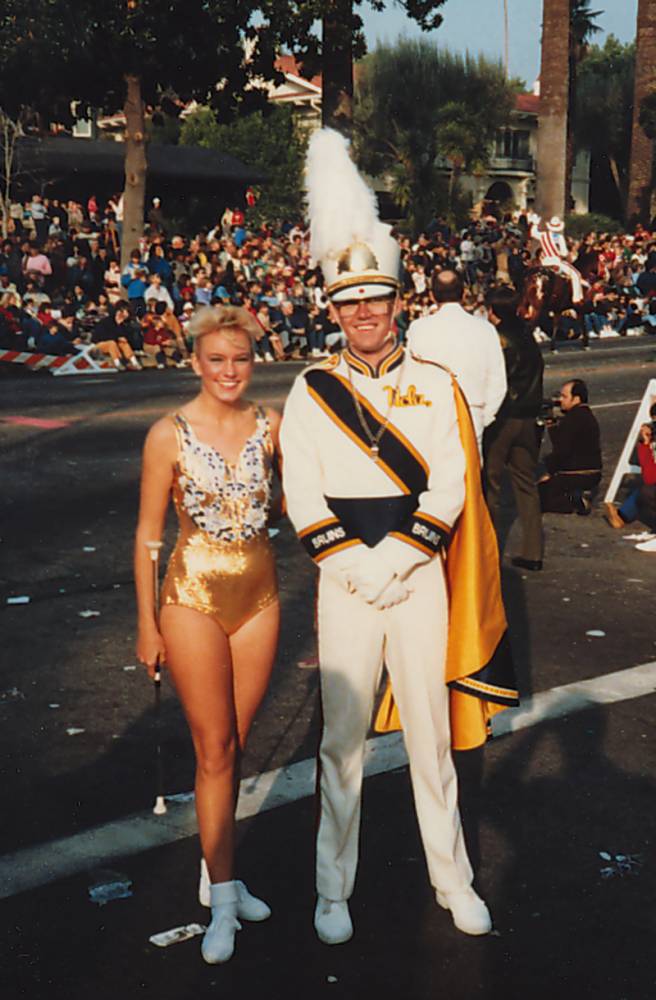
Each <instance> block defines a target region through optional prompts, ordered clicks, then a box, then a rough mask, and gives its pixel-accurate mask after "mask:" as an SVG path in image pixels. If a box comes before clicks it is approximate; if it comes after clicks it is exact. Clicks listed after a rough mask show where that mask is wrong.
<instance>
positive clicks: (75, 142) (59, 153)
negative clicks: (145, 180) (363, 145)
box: [16, 136, 266, 188]
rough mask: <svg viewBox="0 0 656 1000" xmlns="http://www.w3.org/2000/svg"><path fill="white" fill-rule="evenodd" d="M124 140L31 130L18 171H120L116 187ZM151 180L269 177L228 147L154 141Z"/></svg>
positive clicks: (242, 181) (240, 181)
mask: <svg viewBox="0 0 656 1000" xmlns="http://www.w3.org/2000/svg"><path fill="white" fill-rule="evenodd" d="M124 158H125V145H124V143H122V142H114V141H111V140H102V139H71V138H68V137H59V136H47V137H46V138H44V139H39V138H34V137H32V136H26V137H24V138H22V139H20V140H19V142H18V146H17V152H16V167H17V171H16V172H17V173H18V174H19V175H25V174H32V175H35V174H38V175H42V176H46V177H52V176H53V175H60V176H61V175H62V174H65V175H75V174H80V175H82V174H83V175H85V176H88V175H90V174H92V175H98V176H100V177H109V176H112V177H115V179H116V187H117V188H120V187H122V184H123V163H124ZM147 158H148V177H149V180H153V179H156V178H160V179H162V180H175V181H195V182H196V183H203V184H207V183H217V184H219V183H221V184H226V183H228V184H235V185H244V186H246V185H248V184H260V183H262V182H263V181H264V180H265V179H266V178H265V176H264V175H263V174H262V173H261V172H260V171H259V170H257V169H255V168H254V167H249V166H247V165H246V164H245V163H242V162H241V160H237V159H236V158H235V157H234V156H230V155H229V154H228V153H222V152H220V151H218V150H211V149H200V148H199V147H198V146H162V145H158V144H156V143H149V144H148V149H147Z"/></svg>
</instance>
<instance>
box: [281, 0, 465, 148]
mask: <svg viewBox="0 0 656 1000" xmlns="http://www.w3.org/2000/svg"><path fill="white" fill-rule="evenodd" d="M361 2H362V0H355V3H354V0H300V3H301V5H302V6H303V7H304V8H306V9H307V8H312V9H314V11H315V14H316V17H317V19H320V20H321V61H320V64H319V63H317V62H316V61H313V60H311V59H308V60H307V66H308V67H309V68H310V69H311V70H319V69H320V70H321V73H322V95H321V115H322V121H323V124H324V125H328V126H330V127H331V128H336V129H338V130H339V131H342V132H345V133H347V134H350V132H351V127H352V121H353V60H354V59H356V58H358V59H359V58H361V57H362V56H364V54H365V51H366V47H365V44H364V35H363V31H362V18H361V17H360V15H359V13H358V12H357V11H356V9H355V6H356V4H357V5H359V4H360V3H361ZM369 3H370V5H371V6H372V7H373V9H374V10H378V11H380V10H384V9H385V0H369ZM445 3H446V0H398V2H397V4H396V5H397V6H400V7H402V8H403V9H404V10H405V12H406V14H407V15H408V17H410V18H412V20H413V21H415V22H416V23H417V24H418V25H419V27H420V28H421V29H422V31H433V30H434V29H435V28H439V26H440V24H441V23H442V15H441V14H440V13H439V10H440V8H441V7H442V6H443V5H444V4H445Z"/></svg>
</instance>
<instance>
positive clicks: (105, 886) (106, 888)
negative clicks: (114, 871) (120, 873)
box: [89, 878, 132, 906]
mask: <svg viewBox="0 0 656 1000" xmlns="http://www.w3.org/2000/svg"><path fill="white" fill-rule="evenodd" d="M131 885H132V879H130V878H126V879H117V880H116V881H114V882H100V883H98V884H97V885H90V886H89V899H90V900H91V902H92V903H97V904H98V906H105V904H106V903H111V902H112V900H114V899H127V898H128V897H129V896H131V895H132V890H131V889H130V886H131Z"/></svg>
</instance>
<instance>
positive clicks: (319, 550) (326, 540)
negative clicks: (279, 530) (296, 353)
mask: <svg viewBox="0 0 656 1000" xmlns="http://www.w3.org/2000/svg"><path fill="white" fill-rule="evenodd" d="M305 380H306V383H307V388H308V392H309V394H310V396H312V398H313V399H314V401H315V402H316V403H317V404H318V405H319V406H320V407H321V409H322V410H323V411H324V413H326V414H327V416H328V417H330V419H331V420H332V421H333V422H334V423H335V424H336V425H337V427H339V428H340V430H342V431H343V432H344V434H346V436H347V437H348V438H349V439H350V440H351V441H352V442H353V443H354V444H355V445H356V446H357V447H358V448H360V449H361V450H362V451H363V452H365V453H366V454H367V455H369V454H370V450H371V440H372V439H374V440H375V439H376V437H377V434H378V432H379V431H380V429H381V427H382V426H383V424H384V423H385V417H384V416H383V415H382V414H381V413H380V412H379V411H378V410H377V409H376V407H375V406H373V404H372V403H371V402H370V401H369V400H368V399H367V398H366V397H365V396H363V395H362V393H359V392H357V390H356V389H355V388H353V389H352V388H351V385H350V383H349V381H348V379H346V378H344V376H343V375H340V374H339V373H337V372H335V371H326V370H325V369H320V368H313V369H311V370H310V371H308V372H306V373H305ZM353 393H355V395H356V396H357V398H358V401H359V403H360V406H361V409H362V414H363V417H364V420H365V421H366V423H367V427H368V428H369V430H370V433H371V439H370V438H369V437H368V436H367V434H366V432H365V430H364V428H363V427H362V425H361V423H360V420H359V419H358V413H357V411H356V408H355V403H354V401H353ZM376 464H377V465H378V467H379V468H380V469H382V471H383V472H384V473H385V474H386V475H387V476H388V477H389V478H390V479H391V481H392V482H393V483H394V485H395V486H396V487H397V488H398V489H399V490H400V491H401V493H402V495H403V496H405V497H407V498H408V499H410V498H414V499H415V502H414V504H411V506H408V505H399V506H398V508H397V509H398V517H397V518H396V520H395V521H394V523H390V524H389V527H388V532H389V533H390V534H392V535H393V536H394V537H395V538H398V539H399V540H400V541H403V542H406V543H407V544H408V545H412V546H413V547H414V548H417V549H419V550H420V551H421V552H424V553H426V554H428V555H435V553H437V552H438V551H439V550H440V549H441V548H442V546H443V545H444V544H445V543H446V542H447V540H448V538H449V533H450V529H449V525H447V524H444V523H443V522H441V521H439V520H438V519H437V518H434V517H432V516H431V515H430V514H426V513H424V512H422V511H421V510H415V508H416V507H417V505H418V503H419V496H420V494H421V493H423V492H424V491H425V490H426V489H427V487H428V475H429V468H428V463H427V462H426V459H425V458H424V457H423V455H421V454H420V453H419V452H418V451H417V449H416V448H415V447H414V445H413V444H412V442H411V441H409V440H408V438H406V437H405V435H404V434H402V432H401V431H400V430H399V429H398V428H397V427H395V426H394V425H393V424H392V423H388V424H387V425H386V427H385V433H384V434H383V435H382V437H381V438H380V440H379V442H378V457H377V459H376ZM368 499H369V500H374V499H380V500H381V501H382V500H383V498H382V497H381V498H373V497H370V498H368ZM385 499H387V498H385ZM331 501H337V502H338V503H339V499H338V498H331V500H330V501H329V506H330V507H331V510H332V511H333V513H335V514H336V515H339V516H336V517H335V519H334V521H331V522H330V526H329V527H330V534H329V535H327V534H326V532H325V530H324V529H325V528H326V527H327V525H326V524H324V523H323V522H322V523H321V525H320V526H317V528H316V530H315V526H311V529H306V531H304V532H301V534H300V538H301V541H302V542H303V544H304V545H305V547H306V549H307V551H308V552H309V554H310V555H311V556H312V558H313V559H314V560H315V562H319V561H320V560H321V559H323V558H325V557H326V556H328V555H330V554H331V553H332V552H334V551H337V550H338V547H339V548H340V549H341V548H343V547H345V545H348V544H355V543H356V542H357V541H358V540H360V541H364V543H365V544H368V545H373V544H375V542H374V541H371V539H370V538H369V537H367V536H366V534H365V533H361V532H359V531H357V533H356V530H357V529H356V526H355V525H354V524H353V519H351V518H349V519H347V518H345V517H344V516H343V514H342V512H341V511H339V510H338V509H337V508H336V506H335V503H334V502H331ZM351 506H352V505H351ZM388 532H386V534H387V533H388ZM362 534H365V537H364V538H363V537H362Z"/></svg>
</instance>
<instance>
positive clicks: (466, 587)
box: [374, 355, 518, 750]
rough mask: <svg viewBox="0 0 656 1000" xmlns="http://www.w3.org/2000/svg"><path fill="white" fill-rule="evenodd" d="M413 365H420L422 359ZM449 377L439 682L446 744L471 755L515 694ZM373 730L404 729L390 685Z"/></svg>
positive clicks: (467, 444) (477, 490) (484, 526)
mask: <svg viewBox="0 0 656 1000" xmlns="http://www.w3.org/2000/svg"><path fill="white" fill-rule="evenodd" d="M413 357H415V356H414V355H413ZM415 360H416V361H424V363H426V362H425V359H423V358H419V357H415ZM427 363H429V364H431V363H434V362H427ZM437 367H440V368H441V367H442V366H441V365H438V366H437ZM449 374H450V376H451V385H452V387H453V395H454V399H455V405H456V412H457V416H458V428H459V431H460V441H461V443H462V447H463V450H464V452H465V462H466V470H465V503H464V506H463V509H462V513H461V514H460V517H459V519H458V521H457V523H456V526H455V528H454V531H453V534H452V536H451V540H450V542H449V546H448V549H447V553H446V579H447V589H448V593H449V636H448V643H447V655H446V667H445V682H446V683H447V684H448V685H449V687H450V703H451V704H450V715H451V745H452V746H453V748H454V749H455V750H472V749H474V748H475V747H478V746H481V745H482V744H483V743H485V741H486V739H487V737H488V735H489V729H490V720H491V718H492V716H493V715H496V713H497V712H500V711H502V710H503V709H504V708H507V707H509V706H512V705H516V704H518V696H517V690H516V684H515V680H514V671H513V667H512V660H511V656H510V647H509V644H508V637H507V627H508V626H507V621H506V614H505V610H504V606H503V599H502V596H501V576H500V571H499V548H498V545H497V537H496V532H495V530H494V527H493V525H492V521H491V518H490V514H489V511H488V509H487V504H486V503H485V498H484V496H483V489H482V485H481V466H480V457H479V452H478V445H477V443H476V435H475V433H474V428H473V425H472V419H471V414H470V412H469V406H468V404H467V401H466V399H465V397H464V395H463V392H462V389H461V388H460V386H459V385H458V382H457V381H456V378H455V376H454V375H453V373H452V372H449ZM476 675H478V676H476ZM486 696H487V697H486ZM374 728H375V729H376V731H377V732H379V733H386V732H393V731H395V730H399V729H402V728H403V727H402V726H401V720H400V717H399V713H398V709H397V707H396V704H395V702H394V695H393V693H392V687H391V684H390V683H389V681H388V684H387V688H386V690H385V693H384V695H383V699H382V701H381V704H380V707H379V709H378V712H377V715H376V720H375V723H374Z"/></svg>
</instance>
